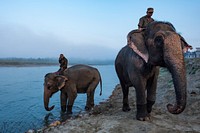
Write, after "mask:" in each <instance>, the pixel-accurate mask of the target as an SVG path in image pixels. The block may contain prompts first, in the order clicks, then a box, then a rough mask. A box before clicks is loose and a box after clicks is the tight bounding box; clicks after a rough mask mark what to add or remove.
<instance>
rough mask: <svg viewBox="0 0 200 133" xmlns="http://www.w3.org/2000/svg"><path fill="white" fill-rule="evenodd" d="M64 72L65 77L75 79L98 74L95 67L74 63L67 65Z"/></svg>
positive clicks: (90, 77)
mask: <svg viewBox="0 0 200 133" xmlns="http://www.w3.org/2000/svg"><path fill="white" fill-rule="evenodd" d="M65 74H66V75H67V77H69V78H71V79H74V80H77V79H88V80H89V79H93V78H94V77H97V76H99V71H98V69H97V68H94V67H91V66H88V65H83V64H79V65H74V66H71V67H69V68H68V69H67V70H66V71H65Z"/></svg>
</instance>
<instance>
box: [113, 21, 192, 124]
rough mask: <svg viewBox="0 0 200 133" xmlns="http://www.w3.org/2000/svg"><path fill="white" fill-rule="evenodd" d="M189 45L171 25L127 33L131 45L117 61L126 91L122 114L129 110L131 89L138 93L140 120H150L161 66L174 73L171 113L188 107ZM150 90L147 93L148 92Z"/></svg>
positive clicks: (123, 50) (169, 109) (168, 106)
mask: <svg viewBox="0 0 200 133" xmlns="http://www.w3.org/2000/svg"><path fill="white" fill-rule="evenodd" d="M185 47H187V48H189V47H191V46H189V45H188V44H187V43H186V41H185V39H184V38H183V37H182V36H181V35H179V34H178V33H177V32H176V30H175V28H174V26H173V25H172V24H171V23H168V22H157V21H155V22H152V23H150V24H149V25H148V26H147V29H146V30H145V31H144V32H137V30H136V31H132V32H130V33H129V34H128V45H126V46H125V47H123V48H122V49H121V50H120V51H119V53H118V55H117V57H116V60H115V69H116V72H117V75H118V78H119V80H120V84H121V87H122V91H123V108H122V110H123V111H129V110H130V107H129V101H128V93H129V87H131V86H133V87H134V88H135V90H136V104H137V105H136V106H137V114H136V118H137V119H138V120H142V121H144V120H149V118H150V112H151V110H152V106H153V104H154V103H155V100H156V88H157V78H158V74H159V67H160V66H161V67H166V68H168V70H169V71H170V72H171V74H172V78H173V83H174V88H175V93H176V103H175V104H174V105H172V104H168V105H167V108H168V111H169V112H170V113H172V114H179V113H181V112H182V111H183V110H184V109H185V106H186V86H187V85H186V72H185V71H186V70H185V64H184V55H183V49H184V48H185ZM146 90H147V93H146Z"/></svg>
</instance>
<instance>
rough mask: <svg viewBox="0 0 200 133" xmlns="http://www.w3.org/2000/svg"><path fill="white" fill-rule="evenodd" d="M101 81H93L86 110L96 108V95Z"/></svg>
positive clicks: (88, 92)
mask: <svg viewBox="0 0 200 133" xmlns="http://www.w3.org/2000/svg"><path fill="white" fill-rule="evenodd" d="M98 82H99V81H93V82H92V83H91V84H90V85H89V87H88V90H87V102H86V106H85V109H86V110H90V109H91V108H92V107H93V106H94V93H95V89H96V87H97V85H98Z"/></svg>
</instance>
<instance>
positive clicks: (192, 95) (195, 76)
mask: <svg viewBox="0 0 200 133" xmlns="http://www.w3.org/2000/svg"><path fill="white" fill-rule="evenodd" d="M198 61H199V62H198V63H197V62H196V61H193V60H191V61H190V62H187V81H188V84H187V96H188V99H187V107H186V109H185V111H184V112H183V113H181V114H179V115H173V114H170V113H169V112H168V111H167V108H166V105H167V104H168V103H174V102H173V101H174V100H175V95H174V88H173V82H172V79H171V75H170V74H169V72H168V71H167V70H166V69H161V72H160V75H159V79H158V88H157V99H156V103H155V105H154V106H153V110H152V113H151V120H150V121H145V122H142V121H138V120H136V118H135V115H136V106H135V89H134V88H130V94H129V101H130V106H131V111H129V112H123V111H122V92H121V87H120V85H117V86H116V88H115V90H114V91H113V94H112V95H111V96H110V98H109V100H108V101H106V102H103V103H101V104H100V105H97V106H95V107H94V109H93V110H92V111H91V112H90V113H89V114H82V115H80V116H78V118H75V119H70V120H67V121H66V122H64V123H62V124H61V125H59V126H56V127H51V128H47V129H45V130H44V132H48V133H51V132H54V133H63V132H65V133H125V132H126V133H143V132H144V133H146V132H148V133H169V132H170V133H180V132H189V133H197V132H198V133H200V60H198ZM169 101H170V102H169Z"/></svg>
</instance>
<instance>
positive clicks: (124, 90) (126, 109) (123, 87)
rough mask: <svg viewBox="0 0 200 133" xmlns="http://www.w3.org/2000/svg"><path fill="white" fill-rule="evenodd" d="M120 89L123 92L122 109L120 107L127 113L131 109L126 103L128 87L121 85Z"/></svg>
mask: <svg viewBox="0 0 200 133" xmlns="http://www.w3.org/2000/svg"><path fill="white" fill-rule="evenodd" d="M121 87H122V92H123V107H122V111H124V112H127V111H130V110H131V108H130V106H129V101H128V94H129V86H127V85H125V84H123V83H121Z"/></svg>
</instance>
